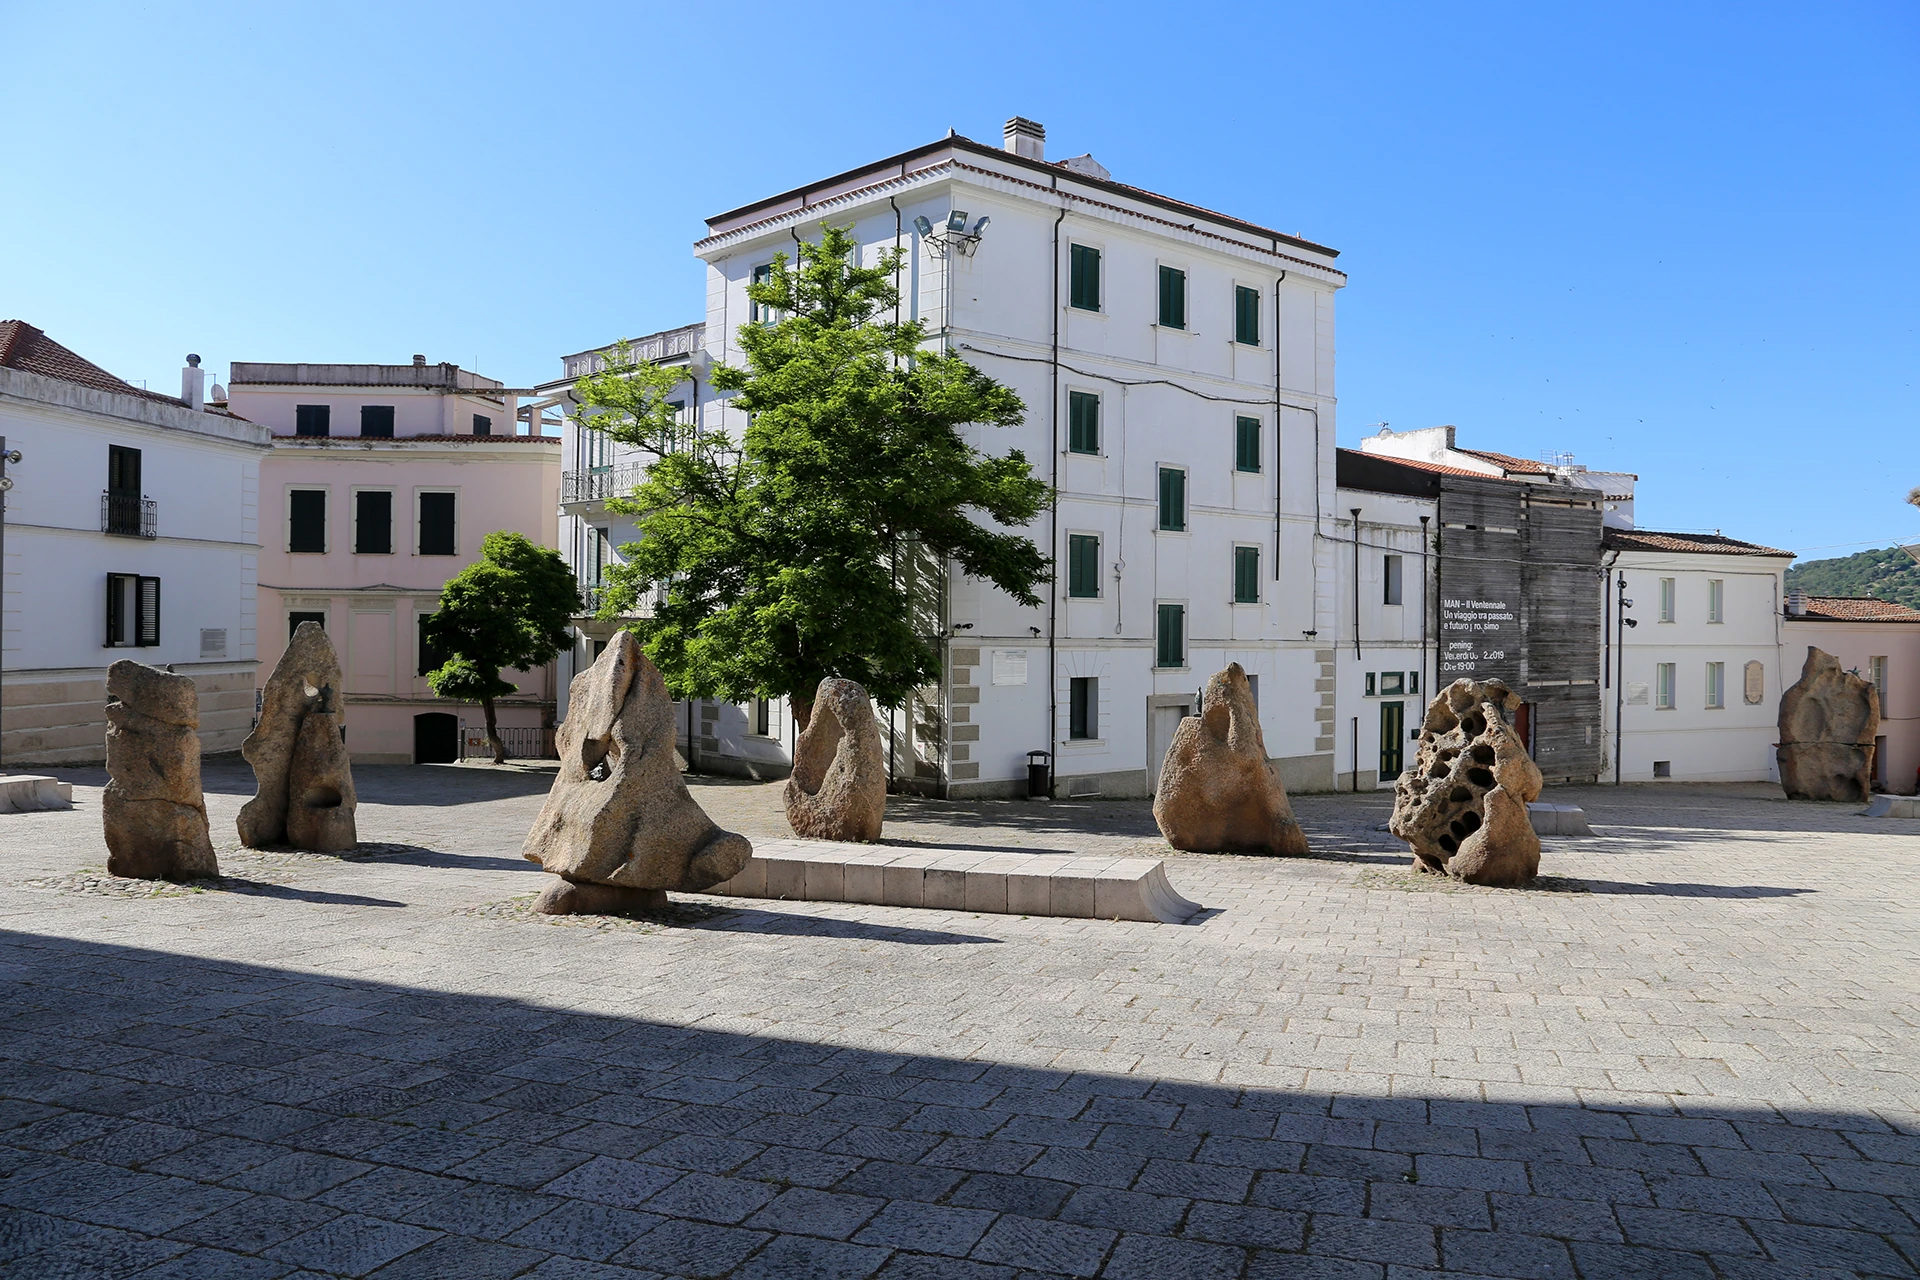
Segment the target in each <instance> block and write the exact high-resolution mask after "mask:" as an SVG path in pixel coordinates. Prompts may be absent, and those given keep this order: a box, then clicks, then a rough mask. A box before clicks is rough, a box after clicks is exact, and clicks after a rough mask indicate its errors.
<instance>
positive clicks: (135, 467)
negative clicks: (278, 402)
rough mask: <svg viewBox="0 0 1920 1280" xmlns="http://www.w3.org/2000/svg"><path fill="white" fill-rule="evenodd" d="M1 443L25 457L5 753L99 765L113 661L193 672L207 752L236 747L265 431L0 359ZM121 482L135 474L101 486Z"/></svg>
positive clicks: (248, 672)
mask: <svg viewBox="0 0 1920 1280" xmlns="http://www.w3.org/2000/svg"><path fill="white" fill-rule="evenodd" d="M36 332H37V331H36ZM195 372H196V374H197V370H196V371H195ZM0 437H4V438H5V440H6V447H7V449H9V450H18V451H19V452H20V454H21V461H20V462H19V463H18V464H15V465H12V466H10V467H8V474H9V478H10V479H12V481H13V488H12V489H11V491H10V492H8V493H7V494H6V495H5V499H6V530H5V560H4V628H3V629H0V641H3V642H0V653H3V655H4V661H3V663H0V665H3V666H4V671H3V672H0V697H4V700H5V705H4V716H3V717H0V763H4V764H5V765H8V766H22V765H33V764H70V763H80V762H87V761H97V760H102V759H104V758H105V755H106V745H105V732H106V716H105V704H106V668H107V666H108V665H109V664H111V663H112V662H114V661H117V660H119V659H121V658H131V659H133V660H135V661H138V662H144V663H148V664H150V665H153V666H159V667H165V668H168V669H170V670H173V671H175V672H178V673H180V674H184V675H189V676H192V677H193V679H194V682H195V684H196V685H197V686H198V688H199V691H200V736H201V742H202V745H203V747H204V749H205V750H206V751H208V752H220V751H232V750H236V749H238V747H239V746H240V743H241V741H242V740H243V739H244V738H245V737H246V734H247V732H248V731H249V729H250V728H251V726H252V716H253V687H254V670H255V665H256V664H255V658H256V636H255V621H256V619H255V581H256V576H257V570H258V556H259V538H258V509H259V485H260V467H261V460H262V458H263V457H264V456H265V454H266V452H267V431H266V429H265V428H264V427H261V426H258V425H256V424H254V423H252V422H248V421H244V420H242V419H241V418H238V417H234V416H232V415H230V414H227V413H224V412H220V411H217V410H208V409H205V408H194V407H192V406H190V405H189V404H186V403H182V402H179V401H175V400H172V399H170V398H168V397H162V396H157V395H150V394H146V393H142V392H138V391H136V390H135V389H134V388H132V387H127V388H126V389H125V390H106V389H102V388H100V387H97V386H89V385H83V384H80V383H76V382H73V381H68V380H65V379H62V378H57V377H51V376H43V375H39V374H35V373H29V372H23V371H21V370H18V369H14V368H7V367H4V366H0ZM115 450H119V451H123V452H121V453H120V454H118V455H117V456H118V457H119V458H120V459H122V460H123V461H120V462H118V463H116V462H114V461H112V460H111V459H110V455H111V454H112V453H113V451H115ZM116 466H118V467H119V468H121V469H122V470H121V472H120V474H119V475H117V476H116V477H114V478H113V479H111V480H110V477H109V471H110V469H112V468H114V467H116ZM122 477H133V478H137V483H135V481H134V480H133V479H129V480H128V483H129V484H131V485H132V487H131V488H130V489H129V490H128V491H127V492H126V493H125V494H115V495H109V493H108V490H109V488H110V486H113V485H115V484H116V483H117V481H118V480H119V479H121V478H122ZM148 584H151V585H148Z"/></svg>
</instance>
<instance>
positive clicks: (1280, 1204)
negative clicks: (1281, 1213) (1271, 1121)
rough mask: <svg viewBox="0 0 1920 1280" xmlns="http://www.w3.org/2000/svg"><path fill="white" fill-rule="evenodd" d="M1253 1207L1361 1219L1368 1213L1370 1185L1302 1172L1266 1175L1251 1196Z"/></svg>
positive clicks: (1262, 1175) (1259, 1178) (1347, 1179)
mask: <svg viewBox="0 0 1920 1280" xmlns="http://www.w3.org/2000/svg"><path fill="white" fill-rule="evenodd" d="M1247 1198H1248V1200H1249V1201H1251V1202H1252V1203H1253V1204H1257V1205H1264V1206H1265V1207H1267V1208H1269V1209H1291V1210H1294V1211H1296V1212H1299V1213H1334V1214H1344V1215H1346V1216H1348V1217H1355V1218H1357V1217H1359V1216H1360V1215H1362V1214H1364V1213H1365V1212H1366V1211H1367V1184H1366V1183H1364V1182H1360V1181H1356V1180H1354V1179H1349V1178H1318V1177H1314V1176H1312V1175H1309V1174H1302V1173H1263V1174H1261V1175H1260V1176H1259V1177H1258V1178H1257V1179H1255V1180H1254V1184H1253V1191H1252V1192H1251V1193H1250V1194H1249V1195H1248V1197H1247Z"/></svg>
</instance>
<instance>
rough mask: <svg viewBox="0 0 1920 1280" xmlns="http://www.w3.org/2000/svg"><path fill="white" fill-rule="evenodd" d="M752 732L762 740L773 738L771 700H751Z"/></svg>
mask: <svg viewBox="0 0 1920 1280" xmlns="http://www.w3.org/2000/svg"><path fill="white" fill-rule="evenodd" d="M753 731H754V732H755V733H757V734H759V735H760V736H761V737H763V738H771V737H772V736H773V699H771V698H755V699H754V700H753Z"/></svg>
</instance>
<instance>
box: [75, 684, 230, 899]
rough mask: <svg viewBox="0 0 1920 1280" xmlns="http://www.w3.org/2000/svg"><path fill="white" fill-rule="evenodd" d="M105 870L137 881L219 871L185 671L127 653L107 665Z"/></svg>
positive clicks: (194, 698) (196, 701)
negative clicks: (169, 669)
mask: <svg viewBox="0 0 1920 1280" xmlns="http://www.w3.org/2000/svg"><path fill="white" fill-rule="evenodd" d="M100 812H101V816H102V818H103V819H104V821H105V823H106V835H107V870H108V872H110V873H111V874H113V875H116V876H131V877H136V878H139V879H142V880H197V879H201V878H204V877H209V876H217V875H219V874H220V865H219V863H218V862H217V861H215V859H214V856H213V841H212V839H211V837H209V835H208V834H207V805H206V799H205V797H204V796H203V795H202V794H201V791H200V694H199V690H197V689H196V688H195V687H194V683H193V680H192V678H191V677H188V676H181V675H174V674H173V673H171V672H167V671H162V670H160V669H159V668H158V667H149V666H146V665H144V664H142V663H138V662H132V661H129V660H127V659H125V658H123V659H121V660H120V661H118V662H116V663H114V664H113V665H112V666H110V667H108V668H107V792H106V796H105V798H104V800H103V801H102V803H101V806H100Z"/></svg>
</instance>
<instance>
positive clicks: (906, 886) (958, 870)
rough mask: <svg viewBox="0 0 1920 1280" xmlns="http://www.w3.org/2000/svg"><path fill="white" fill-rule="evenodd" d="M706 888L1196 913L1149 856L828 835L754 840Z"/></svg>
mask: <svg viewBox="0 0 1920 1280" xmlns="http://www.w3.org/2000/svg"><path fill="white" fill-rule="evenodd" d="M706 892H708V893H712V894H720V895H723V896H726V897H734V898H784V899H787V900H788V901H792V902H863V903H869V904H871V905H873V906H886V907H931V908H934V909H936V910H946V911H978V912H990V913H993V914H996V915H1018V916H1069V917H1073V918H1077V919H1082V920H1143V921H1149V922H1153V923H1160V924H1181V923H1184V922H1185V921H1187V920H1189V919H1191V918H1192V917H1194V916H1195V915H1197V914H1199V912H1200V911H1201V910H1202V909H1203V908H1202V907H1201V906H1200V904H1198V903H1196V902H1189V901H1188V900H1187V899H1185V898H1183V897H1181V896H1180V894H1179V893H1177V892H1175V890H1174V888H1173V886H1172V885H1171V884H1169V883H1168V882H1167V869H1166V864H1165V863H1164V862H1162V861H1161V860H1160V859H1158V858H1103V857H1076V856H1072V855H1068V854H1057V853H980V852H973V851H967V850H959V849H908V848H902V847H900V846H897V845H883V844H881V845H874V844H842V843H840V842H838V841H832V840H759V841H755V842H754V846H753V856H752V857H751V858H749V859H747V865H746V866H745V867H744V868H742V869H741V871H740V873H739V874H738V875H736V876H734V878H733V879H731V880H728V881H726V882H725V883H724V884H717V885H714V886H713V887H712V888H711V889H708V890H707V891H706Z"/></svg>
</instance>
